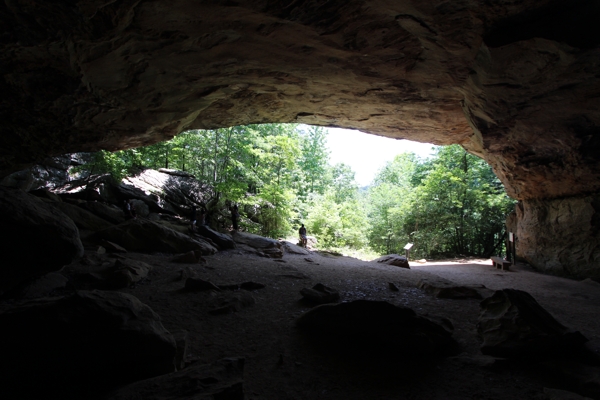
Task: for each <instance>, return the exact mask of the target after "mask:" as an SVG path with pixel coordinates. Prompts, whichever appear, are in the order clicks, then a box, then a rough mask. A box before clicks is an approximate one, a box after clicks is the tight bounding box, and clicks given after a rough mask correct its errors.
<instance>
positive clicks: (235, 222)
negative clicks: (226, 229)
mask: <svg viewBox="0 0 600 400" xmlns="http://www.w3.org/2000/svg"><path fill="white" fill-rule="evenodd" d="M229 211H231V223H232V224H233V230H234V231H237V230H238V219H239V218H240V213H239V210H238V206H237V204H235V205H234V206H232V207H231V208H229Z"/></svg>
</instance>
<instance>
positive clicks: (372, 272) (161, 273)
mask: <svg viewBox="0 0 600 400" xmlns="http://www.w3.org/2000/svg"><path fill="white" fill-rule="evenodd" d="M124 256H125V257H127V258H131V259H136V260H140V261H144V262H146V263H148V264H150V265H152V266H153V271H152V272H151V273H150V276H149V278H148V279H146V280H144V281H142V282H141V283H139V284H137V285H136V286H134V287H132V288H128V289H124V290H123V292H126V293H129V294H132V295H134V296H136V297H138V298H139V299H140V300H141V301H142V302H143V303H145V304H147V305H149V306H150V307H151V308H152V309H153V310H154V311H156V312H157V313H158V314H159V315H160V316H161V318H162V322H163V324H164V326H165V327H166V328H167V329H168V330H170V331H178V330H182V329H184V330H187V331H188V332H189V341H190V342H189V344H190V347H189V352H188V355H187V363H188V364H191V363H197V362H198V363H204V364H208V363H212V362H214V361H216V360H218V359H221V358H224V357H244V358H245V369H244V391H245V394H246V398H247V399H256V400H258V399H278V400H287V399H295V400H300V399H545V398H546V397H545V396H544V395H543V388H544V387H557V386H560V385H557V384H556V383H555V382H553V381H552V380H551V379H550V378H549V377H547V376H545V375H544V374H543V373H541V372H538V371H536V370H535V369H532V368H530V367H528V366H511V367H510V368H487V367H484V366H482V364H481V363H480V361H479V356H480V355H481V353H480V351H479V345H480V340H479V339H478V337H477V333H476V323H477V317H478V315H479V302H480V300H476V299H463V300H450V299H436V298H434V297H433V296H431V295H429V294H427V293H425V292H424V291H422V290H420V289H418V288H417V287H416V284H417V282H418V281H419V280H420V279H421V278H424V277H431V275H432V274H433V275H436V276H439V277H442V278H445V279H448V280H451V281H453V282H456V283H458V284H483V285H485V286H486V287H487V288H489V289H493V290H497V289H503V288H516V289H521V290H524V291H527V292H529V293H530V294H531V295H532V296H533V297H534V298H535V299H536V300H537V301H538V302H539V303H540V304H541V305H542V306H543V307H544V308H545V309H546V310H547V311H549V312H550V313H551V314H552V315H553V316H554V317H555V318H556V319H558V321H560V322H561V323H563V324H564V325H566V326H568V327H570V328H573V329H575V330H579V331H581V332H582V333H583V334H584V335H585V336H586V337H587V338H588V339H589V340H590V341H591V343H592V347H593V346H595V345H596V344H597V343H600V320H599V319H598V316H599V315H600V284H599V283H596V282H593V281H590V280H587V281H575V280H569V279H564V278H559V277H553V276H548V275H542V274H539V273H536V272H534V271H532V270H531V269H529V268H528V267H527V266H524V265H517V266H514V267H513V268H512V270H511V271H502V270H498V269H496V268H493V267H492V266H491V262H490V261H489V260H462V261H460V260H459V261H452V262H450V261H449V262H427V263H425V264H419V263H416V262H411V269H410V270H408V269H402V268H398V267H394V266H388V265H382V264H375V263H368V262H364V261H361V260H357V259H353V258H349V257H337V256H331V255H320V254H318V253H313V254H311V255H310V256H305V255H294V254H287V253H286V254H285V256H284V257H283V260H273V259H267V258H261V257H258V256H256V255H252V254H249V253H246V252H242V251H240V250H229V251H224V252H219V253H217V254H215V255H213V256H208V257H205V258H206V260H207V262H206V264H193V265H190V264H177V263H173V262H171V261H170V259H171V258H172V256H171V255H166V254H154V255H148V254H139V253H127V254H125V255H124ZM109 257H110V256H108V255H98V254H96V253H95V252H93V251H92V250H89V251H88V252H87V253H86V257H84V259H85V260H87V262H84V263H77V264H73V265H71V266H69V267H67V269H66V270H65V271H64V272H66V273H68V272H69V270H70V271H73V272H74V271H75V270H78V272H84V271H87V272H93V271H94V270H97V269H100V268H103V266H102V265H103V264H104V266H105V265H106V262H107V261H109ZM309 260H310V261H309ZM188 267H189V268H192V269H193V270H194V271H195V273H196V274H197V276H198V277H200V278H202V279H205V280H208V281H211V282H213V283H215V284H218V285H221V284H233V283H242V282H247V281H253V282H258V283H262V284H264V285H266V287H265V288H263V289H260V290H256V291H252V292H250V293H251V295H252V296H253V297H254V299H255V300H256V304H254V305H252V306H250V307H248V308H244V309H242V310H241V311H239V312H235V313H230V314H226V315H211V314H209V313H208V310H209V307H210V304H211V302H214V301H215V300H216V299H217V298H218V297H219V296H220V295H222V294H218V293H215V292H188V291H185V290H183V286H184V281H183V280H180V279H179V277H180V275H181V273H180V271H181V270H182V269H184V268H188ZM389 282H392V283H394V284H395V285H396V286H397V287H398V288H399V289H400V291H398V292H394V291H392V290H390V289H389V285H388V283H389ZM316 283H322V284H324V285H326V286H329V287H332V288H335V289H337V290H338V291H339V292H340V294H341V301H352V300H357V299H369V300H385V301H388V302H390V303H392V304H395V305H401V306H406V307H409V308H412V309H413V310H415V311H416V312H417V313H418V314H421V315H423V314H426V315H432V316H443V317H447V318H449V319H450V320H451V321H452V322H453V324H454V328H455V330H454V335H453V336H454V338H455V339H456V340H457V341H458V342H459V344H460V345H461V350H462V354H461V355H459V356H457V357H450V358H443V359H440V360H437V361H435V362H428V363H427V364H426V366H419V367H416V366H414V365H412V362H410V361H408V362H407V361H406V360H401V359H398V360H394V359H388V358H386V356H385V355H382V357H381V358H379V359H380V360H381V359H383V360H384V363H385V366H383V365H382V363H380V362H379V361H373V362H365V361H364V360H362V361H359V360H354V359H353V349H347V354H346V355H345V356H344V357H339V356H333V355H331V354H327V353H324V352H322V351H319V350H318V349H316V348H314V347H313V346H312V345H310V344H309V343H307V341H306V340H304V338H303V336H302V335H301V334H300V333H299V332H298V331H297V329H296V328H295V321H296V319H297V318H298V316H300V315H301V314H302V313H304V312H306V311H307V310H309V309H310V308H309V307H308V306H306V305H304V304H303V303H302V302H299V300H300V299H301V296H300V294H299V291H300V289H302V288H304V287H312V286H314V285H315V284H316ZM597 349H598V346H596V351H597Z"/></svg>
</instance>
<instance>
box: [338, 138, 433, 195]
mask: <svg viewBox="0 0 600 400" xmlns="http://www.w3.org/2000/svg"><path fill="white" fill-rule="evenodd" d="M326 129H327V131H328V132H329V134H328V135H327V147H328V148H329V151H330V152H331V153H330V155H329V159H330V161H329V162H330V163H331V164H332V165H334V164H337V163H344V164H348V165H349V166H350V167H351V168H352V170H353V171H354V172H355V173H356V181H357V182H358V185H359V186H360V187H363V186H367V185H369V184H370V183H371V181H372V180H373V178H375V175H376V174H377V171H379V169H380V168H381V167H383V166H384V165H385V164H386V163H387V162H388V161H392V160H393V159H394V157H395V156H396V155H398V154H400V153H406V152H413V153H415V154H417V155H418V156H420V157H423V158H426V157H429V156H431V154H432V152H433V150H432V148H433V147H434V145H432V144H431V143H419V142H411V141H410V140H398V139H390V138H386V137H382V136H375V135H369V134H366V133H363V132H360V131H354V130H350V129H340V128H326Z"/></svg>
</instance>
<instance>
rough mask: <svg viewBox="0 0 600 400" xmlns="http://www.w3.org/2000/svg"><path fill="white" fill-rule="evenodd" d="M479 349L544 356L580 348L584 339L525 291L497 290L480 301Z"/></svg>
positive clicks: (505, 354) (490, 352) (500, 354)
mask: <svg viewBox="0 0 600 400" xmlns="http://www.w3.org/2000/svg"><path fill="white" fill-rule="evenodd" d="M480 307H481V313H480V315H479V321H478V323H477V333H478V334H479V336H480V337H481V338H482V339H483V344H482V345H481V352H482V353H483V354H488V355H492V356H496V357H508V358H510V357H517V358H518V357H527V356H532V355H537V356H540V357H546V356H550V355H553V354H561V353H563V354H565V353H570V352H573V351H577V350H581V349H582V348H583V345H584V343H585V342H587V339H586V338H585V337H584V336H583V335H582V334H581V333H580V332H576V331H573V330H571V329H568V328H567V327H565V326H563V325H562V324H561V323H560V322H558V321H557V320H556V319H554V317H553V316H552V315H550V313H549V312H548V311H546V310H545V309H544V308H542V306H540V305H539V303H538V302H537V301H535V299H534V298H533V297H532V296H531V295H530V294H529V293H527V292H524V291H522V290H516V289H503V290H498V291H496V292H495V293H494V295H493V296H491V297H488V298H487V299H485V300H483V301H482V302H481V304H480Z"/></svg>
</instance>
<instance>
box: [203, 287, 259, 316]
mask: <svg viewBox="0 0 600 400" xmlns="http://www.w3.org/2000/svg"><path fill="white" fill-rule="evenodd" d="M254 304H256V300H255V299H254V297H252V295H251V294H250V293H247V292H235V293H233V294H223V295H220V296H218V297H217V298H215V299H213V300H212V301H211V302H210V310H209V311H208V312H209V314H212V315H222V314H229V313H233V312H238V311H242V309H244V308H247V307H250V306H252V305H254Z"/></svg>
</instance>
